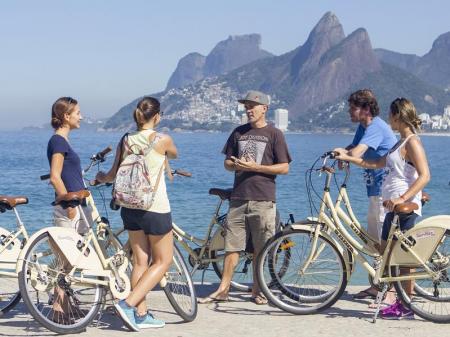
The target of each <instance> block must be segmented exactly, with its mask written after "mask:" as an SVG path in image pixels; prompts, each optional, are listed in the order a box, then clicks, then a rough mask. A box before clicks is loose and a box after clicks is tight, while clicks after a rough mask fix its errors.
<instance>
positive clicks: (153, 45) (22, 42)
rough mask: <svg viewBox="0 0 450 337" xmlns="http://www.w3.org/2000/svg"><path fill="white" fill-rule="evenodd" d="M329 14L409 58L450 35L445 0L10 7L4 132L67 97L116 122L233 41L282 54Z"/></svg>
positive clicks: (6, 5) (140, 0) (56, 1)
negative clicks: (182, 70) (185, 68)
mask: <svg viewBox="0 0 450 337" xmlns="http://www.w3.org/2000/svg"><path fill="white" fill-rule="evenodd" d="M327 11H331V12H333V13H334V14H335V15H336V16H337V17H338V19H339V21H340V22H341V24H342V25H343V27H344V31H345V34H346V35H348V34H350V33H351V32H352V31H354V30H355V29H357V28H359V27H364V28H366V29H367V31H368V33H369V36H370V39H371V42H372V46H373V47H374V48H386V49H389V50H394V51H397V52H401V53H410V54H417V55H420V56H421V55H424V54H426V53H427V52H428V51H429V50H430V48H431V46H432V43H433V41H434V40H435V39H436V38H437V37H438V36H439V35H440V34H442V33H445V32H448V31H450V20H449V19H448V13H450V1H446V0H440V1H436V0H427V1H419V0H409V1H405V0H378V1H364V0H359V1H353V0H340V1H338V0H334V1H332V0H316V1H312V0H311V1H310V0H308V1H306V0H277V1H274V0H258V1H256V0H239V1H238V0H227V1H214V0H190V1H186V0H179V1H171V0H165V1H161V0H147V1H145V0H128V1H124V0H122V1H119V0H72V1H67V0H39V1H37V0H28V1H22V0H2V1H1V2H0V130H8V129H19V128H22V127H24V126H32V125H33V126H39V125H42V124H44V123H49V120H50V109H51V105H52V104H53V102H54V101H55V100H56V99H57V98H58V97H61V96H72V97H74V98H76V99H77V100H78V101H79V103H80V107H81V111H82V114H83V115H85V116H88V117H93V118H106V117H109V116H112V115H113V114H114V113H116V112H117V111H118V110H119V109H120V108H121V107H122V106H124V105H126V104H128V103H129V102H130V101H132V100H133V99H135V98H137V97H140V96H143V95H146V94H152V93H156V92H159V91H162V90H164V88H165V87H166V84H167V81H168V79H169V77H170V75H171V74H172V72H173V71H174V70H175V68H176V66H177V63H178V60H179V59H180V58H181V57H183V56H184V55H186V54H188V53H190V52H199V53H201V54H203V55H207V54H208V53H209V52H210V51H211V49H212V48H214V46H215V45H216V44H217V43H218V42H219V41H221V40H224V39H226V38H227V37H228V36H229V35H241V34H249V33H259V34H261V36H262V45H261V47H262V48H263V49H265V50H267V51H269V52H271V53H274V54H276V55H280V54H283V53H285V52H288V51H290V50H292V49H294V48H296V47H298V46H299V45H301V44H303V43H304V42H305V41H306V39H307V38H308V34H309V33H310V31H311V30H312V28H313V27H314V26H315V24H316V23H317V22H318V21H319V19H320V18H321V17H322V16H323V15H324V14H325V13H326V12H327Z"/></svg>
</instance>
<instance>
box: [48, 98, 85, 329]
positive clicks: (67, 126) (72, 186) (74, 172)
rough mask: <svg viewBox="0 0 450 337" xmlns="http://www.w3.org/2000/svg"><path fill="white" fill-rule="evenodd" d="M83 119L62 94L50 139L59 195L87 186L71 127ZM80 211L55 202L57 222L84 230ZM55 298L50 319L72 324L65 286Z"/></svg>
mask: <svg viewBox="0 0 450 337" xmlns="http://www.w3.org/2000/svg"><path fill="white" fill-rule="evenodd" d="M81 120H82V117H81V114H80V107H79V105H78V102H77V101H76V100H75V99H73V98H71V97H61V98H59V99H57V100H56V102H55V103H54V104H53V106H52V120H51V124H52V127H53V128H54V129H55V134H54V135H53V136H52V137H51V138H50V140H49V142H48V146H47V158H48V162H49V164H50V183H51V184H52V185H53V187H54V189H55V193H56V196H61V195H64V194H66V193H68V192H76V191H80V190H83V189H85V186H84V183H83V176H82V171H81V164H80V157H78V155H77V153H76V152H75V151H74V150H73V149H72V147H71V146H70V143H69V134H70V131H71V130H74V129H78V128H79V127H80V121H81ZM83 210H85V212H84V213H85V214H86V215H88V214H90V213H89V212H88V208H87V207H83ZM79 213H80V212H79V211H78V209H77V208H71V207H69V208H67V209H63V208H62V207H61V206H59V205H58V206H55V207H54V211H53V220H54V224H55V226H59V227H68V228H74V229H76V230H77V231H78V232H79V233H80V234H83V233H85V232H87V230H88V229H89V227H88V225H87V224H86V223H85V221H83V220H82V219H80V214H79ZM54 248H55V249H58V248H57V247H54ZM63 267H64V266H63ZM55 298H56V300H55V302H54V303H53V314H52V315H51V317H50V319H52V320H54V321H55V322H57V323H59V324H70V323H69V322H70V318H69V317H68V315H67V314H66V313H67V312H70V310H71V308H70V303H69V300H68V297H67V296H66V295H65V293H64V291H63V290H62V289H61V288H59V287H56V288H55Z"/></svg>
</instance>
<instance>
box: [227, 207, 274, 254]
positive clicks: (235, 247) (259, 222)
mask: <svg viewBox="0 0 450 337" xmlns="http://www.w3.org/2000/svg"><path fill="white" fill-rule="evenodd" d="M275 217H276V204H275V203H274V202H273V201H246V200H231V201H230V209H229V211H228V215H227V225H226V234H225V251H226V252H240V251H243V250H245V246H246V243H247V240H248V238H249V236H250V233H251V236H252V241H253V246H254V248H255V251H256V252H259V251H261V249H262V248H263V247H264V245H265V243H266V242H267V241H268V240H269V239H270V238H271V237H272V236H273V235H274V234H275Z"/></svg>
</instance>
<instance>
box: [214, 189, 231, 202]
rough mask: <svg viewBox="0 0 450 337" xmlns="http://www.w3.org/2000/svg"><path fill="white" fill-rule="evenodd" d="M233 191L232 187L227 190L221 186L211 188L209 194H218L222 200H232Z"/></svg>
mask: <svg viewBox="0 0 450 337" xmlns="http://www.w3.org/2000/svg"><path fill="white" fill-rule="evenodd" d="M231 191H232V189H231V188H228V189H226V190H224V189H221V188H211V189H210V190H209V194H211V195H217V196H218V197H219V198H220V199H222V200H230V196H231Z"/></svg>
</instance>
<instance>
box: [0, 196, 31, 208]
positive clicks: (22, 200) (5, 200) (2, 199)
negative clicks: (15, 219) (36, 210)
mask: <svg viewBox="0 0 450 337" xmlns="http://www.w3.org/2000/svg"><path fill="white" fill-rule="evenodd" d="M0 204H1V205H3V206H4V207H5V208H7V209H11V208H13V207H16V206H17V205H24V204H28V198H27V197H23V196H18V197H9V196H7V195H0Z"/></svg>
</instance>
